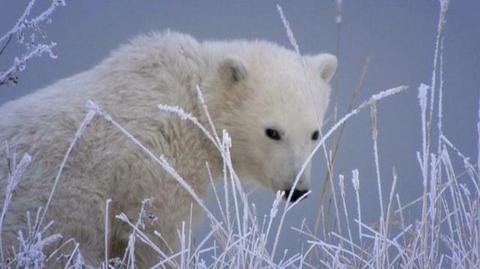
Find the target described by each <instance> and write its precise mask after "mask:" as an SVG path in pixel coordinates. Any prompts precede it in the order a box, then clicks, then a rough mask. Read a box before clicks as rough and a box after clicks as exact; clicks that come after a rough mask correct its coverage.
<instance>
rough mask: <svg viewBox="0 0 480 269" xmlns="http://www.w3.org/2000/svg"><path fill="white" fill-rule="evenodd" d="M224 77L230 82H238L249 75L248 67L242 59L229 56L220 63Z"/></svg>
mask: <svg viewBox="0 0 480 269" xmlns="http://www.w3.org/2000/svg"><path fill="white" fill-rule="evenodd" d="M218 71H219V72H220V76H221V77H222V79H223V80H224V81H226V82H228V83H236V82H239V81H241V80H243V79H244V78H245V77H246V76H247V69H246V68H245V65H244V64H243V63H242V61H241V60H239V59H237V58H235V57H228V58H226V59H225V60H223V61H222V62H221V63H220V66H219V70H218Z"/></svg>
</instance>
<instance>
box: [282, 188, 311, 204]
mask: <svg viewBox="0 0 480 269" xmlns="http://www.w3.org/2000/svg"><path fill="white" fill-rule="evenodd" d="M291 191H292V190H291V189H289V190H285V196H284V197H283V198H285V199H288V196H289V195H290V192H291ZM307 192H308V190H303V191H302V190H298V189H295V190H293V193H292V198H291V199H290V201H291V202H295V201H297V200H298V199H299V198H300V197H302V196H303V195H304V194H305V193H307ZM304 198H307V196H305V197H304Z"/></svg>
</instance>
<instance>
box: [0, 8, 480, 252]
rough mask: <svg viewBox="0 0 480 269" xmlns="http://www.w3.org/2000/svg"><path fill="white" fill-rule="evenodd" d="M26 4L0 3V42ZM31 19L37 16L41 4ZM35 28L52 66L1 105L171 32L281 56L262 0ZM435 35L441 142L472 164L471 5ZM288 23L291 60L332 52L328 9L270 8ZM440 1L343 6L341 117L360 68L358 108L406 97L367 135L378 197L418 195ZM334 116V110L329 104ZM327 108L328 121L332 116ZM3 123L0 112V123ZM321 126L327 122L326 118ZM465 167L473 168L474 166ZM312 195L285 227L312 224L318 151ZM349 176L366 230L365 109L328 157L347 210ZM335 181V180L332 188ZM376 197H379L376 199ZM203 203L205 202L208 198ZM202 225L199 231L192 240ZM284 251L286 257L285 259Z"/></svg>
mask: <svg viewBox="0 0 480 269" xmlns="http://www.w3.org/2000/svg"><path fill="white" fill-rule="evenodd" d="M27 2H28V1H27V0H0V33H5V32H6V31H7V30H8V29H10V27H11V26H13V25H14V23H15V22H16V19H17V18H18V17H19V16H20V14H21V13H22V12H23V9H24V8H25V6H26V4H27ZM38 2H41V3H39V5H38V8H36V9H35V11H37V12H38V11H40V10H43V9H42V8H44V7H45V4H48V3H49V1H43V0H41V1H38ZM66 2H67V6H66V7H61V8H59V9H58V10H57V11H56V12H55V14H54V15H53V16H52V19H53V21H52V24H50V25H47V26H46V27H44V28H43V30H44V31H45V32H46V33H47V35H48V39H49V40H53V41H55V42H57V43H58V45H57V47H56V48H55V49H54V51H55V52H56V54H57V55H58V59H56V60H51V59H49V58H47V57H44V58H41V59H34V60H33V61H31V62H29V63H28V66H27V69H26V71H25V72H23V73H21V74H20V80H19V84H18V85H16V86H14V87H1V88H0V104H1V103H3V102H5V101H8V100H12V99H14V98H17V97H19V96H22V95H25V94H28V93H30V92H32V91H34V90H36V89H39V88H42V87H44V86H46V85H49V84H51V83H52V82H54V81H56V80H58V79H61V78H65V77H68V76H70V75H73V74H76V73H78V72H80V71H83V70H86V69H89V68H91V67H92V66H93V65H95V64H96V63H98V62H99V61H101V60H102V59H104V58H105V57H106V56H107V55H108V53H109V52H110V51H111V50H112V49H114V48H116V47H118V46H119V45H120V44H122V43H125V42H126V41H128V40H129V39H130V38H132V37H133V36H135V35H137V34H141V33H146V32H149V31H161V30H165V29H173V30H177V31H182V32H186V33H189V34H191V35H193V36H195V37H196V38H198V39H200V40H204V39H233V38H246V39H257V38H258V39H266V40H270V41H274V42H277V43H279V44H282V45H284V46H287V47H290V45H289V42H288V39H287V36H286V34H285V30H284V28H283V26H282V23H281V20H280V18H279V15H278V13H277V10H276V7H275V2H273V1H253V0H250V1H173V0H172V1H147V0H142V1H127V0H117V1H68V0H67V1H66ZM451 2H452V3H451V4H450V8H449V11H448V14H447V24H446V29H445V56H444V57H445V59H444V62H445V67H444V71H445V92H444V130H445V135H446V136H447V137H448V138H449V139H450V140H451V141H452V142H453V143H454V144H455V145H456V146H457V147H458V148H459V149H460V150H461V151H462V152H463V153H464V154H465V155H467V156H471V157H472V159H473V160H476V158H477V157H476V152H477V149H476V147H477V142H476V141H477V134H476V121H477V117H478V102H479V87H480V22H479V19H478V11H479V10H480V2H479V1H475V0H466V1H455V0H453V1H451ZM278 3H279V4H281V5H282V6H283V9H284V12H285V15H286V17H287V18H288V20H289V21H290V24H291V27H292V30H293V32H294V34H295V36H296V38H297V40H298V43H299V45H300V50H301V51H302V53H319V52H330V53H335V44H336V41H335V39H336V25H335V5H334V1H279V2H278ZM438 11H439V3H438V2H437V1H433V0H405V1H373V0H365V1H344V5H343V24H342V30H341V45H340V54H339V69H338V73H337V76H339V77H338V79H339V89H338V91H337V92H336V95H337V98H336V99H337V101H338V111H339V114H340V115H343V114H344V111H345V109H346V107H347V105H348V101H349V100H350V95H351V90H352V88H353V87H354V85H355V83H356V80H357V77H358V74H359V73H360V69H361V67H362V64H363V61H364V59H365V57H366V56H369V55H370V56H371V61H370V66H369V69H368V72H367V75H366V79H365V82H364V86H363V87H362V89H361V91H360V94H359V98H358V100H364V99H366V98H368V97H369V96H370V95H371V94H374V93H376V92H378V91H381V90H384V89H387V88H390V87H394V86H398V85H409V86H410V90H409V91H408V92H405V93H402V94H399V95H397V96H395V97H392V98H389V99H388V100H385V101H382V102H381V103H380V104H379V105H378V107H377V110H378V114H379V115H378V128H379V148H380V152H379V153H380V163H381V172H382V174H383V182H382V184H383V187H384V189H385V190H389V188H390V184H391V178H392V177H391V171H392V168H393V167H395V169H396V171H397V173H398V177H399V178H398V185H399V194H400V197H401V199H402V201H410V200H412V199H414V198H416V197H418V196H419V195H420V193H421V179H420V173H419V168H418V165H417V161H416V156H415V154H416V151H418V150H420V145H421V140H420V137H421V136H420V126H421V125H420V117H419V107H418V101H417V87H418V85H419V84H420V83H422V82H423V83H426V84H429V83H430V79H431V72H432V71H431V70H432V63H433V53H434V50H433V49H434V41H435V34H436V26H437V21H438ZM19 54H20V51H19V49H18V47H15V46H12V47H11V48H9V49H8V50H7V51H6V52H5V54H4V55H1V56H0V70H2V71H3V70H5V69H6V68H7V67H8V66H9V65H10V64H11V62H12V61H13V57H14V55H19ZM331 107H333V105H332V106H331ZM332 115H333V114H332V110H330V112H329V113H328V115H327V118H330V119H331V118H332ZM1 116H2V115H0V117H1ZM328 123H330V124H331V123H332V121H331V120H330V121H328ZM474 163H475V162H474ZM313 166H314V171H313V178H312V180H313V184H312V185H313V187H312V192H313V193H312V195H311V196H310V197H309V198H308V199H307V200H305V201H304V202H302V203H301V204H300V205H299V206H298V207H297V208H296V210H294V212H292V214H290V215H288V219H287V226H286V227H287V228H288V230H290V229H289V227H290V226H295V227H298V226H299V225H300V224H301V221H302V219H304V218H305V219H306V220H307V223H309V224H312V223H313V222H314V219H315V215H316V211H317V206H316V204H317V201H318V196H319V193H320V189H321V184H322V181H323V179H324V176H325V161H324V158H323V157H322V154H319V155H318V156H317V157H316V159H315V162H314V165H313ZM355 168H358V169H359V171H360V189H361V200H362V206H363V207H364V211H363V212H364V213H363V214H364V215H363V216H362V217H363V218H364V219H366V222H367V223H368V222H373V221H374V220H375V219H376V218H377V217H378V213H377V212H378V207H379V205H378V198H377V197H378V196H377V195H378V194H377V191H376V190H377V189H376V180H375V173H374V172H375V170H374V163H373V150H372V141H371V136H370V118H369V111H368V110H365V111H364V112H362V113H361V114H359V115H358V116H356V117H355V118H353V119H352V120H350V121H349V122H348V125H347V127H346V129H345V133H344V136H343V139H342V143H341V145H340V148H339V154H338V159H337V163H336V168H335V172H336V175H338V173H341V174H345V175H346V176H347V181H346V182H347V184H346V185H347V187H348V188H347V197H348V198H347V199H349V202H351V203H350V206H351V208H350V212H354V210H353V209H354V207H353V205H354V203H353V202H354V200H353V190H352V188H351V184H350V182H351V181H350V177H351V171H352V169H355ZM336 182H337V180H336ZM384 196H386V195H384ZM273 197H274V195H273V193H271V192H267V191H263V190H256V191H254V193H253V194H252V198H253V201H255V203H256V205H257V208H258V211H259V212H260V214H264V213H266V212H268V210H269V208H270V205H271V202H272V200H273ZM210 205H213V199H210ZM205 230H206V225H205V224H202V225H200V226H199V228H198V230H197V233H198V234H203V233H204V232H205ZM302 240H304V239H302V238H301V237H297V234H296V233H295V232H293V231H288V232H287V233H285V234H284V235H283V237H282V242H281V247H284V248H289V249H290V250H291V251H298V250H299V248H300V247H301V243H302V242H301V241H302ZM290 253H292V252H290Z"/></svg>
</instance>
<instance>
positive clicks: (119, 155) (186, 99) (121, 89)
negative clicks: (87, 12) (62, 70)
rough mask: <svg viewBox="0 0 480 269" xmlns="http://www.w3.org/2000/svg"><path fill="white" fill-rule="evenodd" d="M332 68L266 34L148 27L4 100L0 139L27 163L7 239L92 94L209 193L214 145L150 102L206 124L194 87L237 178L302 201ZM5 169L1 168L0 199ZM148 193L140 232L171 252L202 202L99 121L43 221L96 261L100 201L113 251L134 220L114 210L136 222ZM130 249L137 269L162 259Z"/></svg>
mask: <svg viewBox="0 0 480 269" xmlns="http://www.w3.org/2000/svg"><path fill="white" fill-rule="evenodd" d="M336 66H337V60H336V58H335V56H333V55H330V54H318V55H305V56H300V55H298V54H296V53H295V52H294V51H292V50H289V49H286V48H284V47H281V46H279V45H276V44H274V43H271V42H267V41H258V40H255V41H246V40H235V41H204V42H199V41H197V40H196V39H194V38H193V37H191V36H189V35H186V34H182V33H177V32H164V33H152V34H149V35H142V36H139V37H137V38H135V39H133V40H132V41H131V42H129V43H128V44H126V45H124V46H122V47H120V48H119V49H117V50H115V51H114V52H113V53H112V54H111V55H110V56H109V57H108V58H107V59H105V60H104V61H102V62H101V63H100V64H98V65H97V66H95V67H93V68H92V69H90V70H88V71H85V72H82V73H79V74H76V75H74V76H72V77H69V78H66V79H63V80H60V81H58V82H56V83H54V84H52V85H50V86H48V87H46V88H44V89H42V90H38V91H36V92H34V93H32V94H30V95H28V96H25V97H22V98H19V99H18V100H14V101H11V102H9V103H7V104H5V105H3V106H2V107H1V108H0V115H1V117H0V141H8V142H9V144H10V145H11V147H14V148H15V150H16V151H17V153H18V154H23V153H25V152H28V153H29V154H30V155H31V156H32V158H33V161H32V164H31V166H30V167H29V168H28V170H27V172H26V174H25V175H24V177H23V179H22V181H21V183H20V185H19V186H18V187H17V190H16V192H15V194H14V197H13V202H12V205H11V207H10V209H9V211H8V214H7V217H6V220H5V225H4V231H3V236H4V245H5V246H11V245H14V244H15V243H14V241H15V237H16V235H17V233H18V230H20V229H25V227H26V218H25V214H26V212H27V211H30V212H32V213H34V212H36V210H37V209H38V208H40V207H43V206H45V203H46V201H47V199H48V195H49V193H50V190H51V188H52V185H53V179H54V178H55V175H56V173H57V172H58V169H59V165H60V163H61V161H62V158H63V157H64V154H65V152H66V150H67V148H68V146H69V143H70V141H71V139H72V136H73V135H74V133H75V132H76V130H77V128H78V127H79V125H80V123H81V121H82V119H83V117H84V116H85V111H86V109H85V103H86V101H87V100H88V99H92V100H94V101H95V102H96V103H98V104H99V105H100V106H101V107H102V108H103V109H104V110H105V111H107V112H108V113H109V114H110V115H112V117H113V118H114V119H115V120H116V121H117V122H119V123H120V124H121V125H122V126H123V127H125V128H126V129H128V130H129V131H130V132H131V133H132V134H133V135H134V136H135V137H136V138H137V139H138V140H140V141H141V142H142V143H143V144H144V145H146V146H147V147H148V148H149V149H151V150H152V151H153V152H154V153H155V154H159V155H160V154H163V155H164V156H165V157H166V159H167V160H168V161H169V162H170V164H171V165H172V166H173V167H174V168H175V169H176V170H177V172H178V174H179V175H181V176H182V177H183V178H184V179H185V180H186V182H187V183H188V184H189V185H190V186H191V187H192V188H193V190H194V191H195V192H196V193H197V194H198V196H200V197H205V196H206V195H207V190H208V187H209V184H210V183H209V179H208V178H209V177H208V171H207V169H206V167H205V164H206V162H208V163H209V166H210V170H211V172H212V173H213V177H214V178H218V177H219V176H220V175H221V170H222V162H221V157H220V155H219V153H218V151H217V150H216V149H215V147H214V146H213V145H212V143H211V142H210V141H209V140H208V139H207V138H206V137H205V136H204V135H203V134H202V133H201V131H200V130H199V129H197V128H195V127H194V125H193V124H192V123H191V122H188V121H184V120H181V119H179V117H177V116H176V115H172V114H168V113H162V112H160V111H159V109H158V105H159V104H167V105H176V106H179V107H181V108H183V109H184V110H185V111H187V112H190V113H192V114H193V115H194V116H196V117H197V118H198V119H199V121H200V122H201V123H203V124H205V125H208V123H207V119H206V117H205V115H204V113H203V112H202V108H201V106H200V105H199V102H198V99H197V92H196V87H197V85H198V86H199V87H200V88H201V90H202V92H203V94H204V98H205V103H206V104H207V106H208V110H209V112H210V115H211V118H212V120H213V122H214V124H215V126H216V128H217V131H218V132H219V133H221V132H222V130H226V131H228V133H229V134H230V135H231V138H232V148H231V158H232V162H233V165H234V167H235V170H236V172H237V174H238V175H239V177H240V178H241V179H242V180H249V181H253V182H256V183H258V185H260V186H263V187H265V188H268V189H271V190H273V191H278V190H285V191H286V192H287V193H289V192H293V194H292V200H296V199H298V198H299V197H300V196H302V195H303V194H304V193H305V192H306V191H307V190H308V188H309V184H310V168H308V169H307V170H306V171H305V173H303V175H302V176H301V178H300V181H299V183H298V185H297V187H296V189H293V190H292V189H291V188H292V184H293V181H294V179H295V176H296V175H297V173H298V172H299V170H300V167H301V166H302V163H303V162H304V160H305V158H306V156H307V155H308V154H309V153H310V152H311V150H312V149H313V148H314V146H315V143H316V140H317V139H318V137H319V130H320V128H321V126H322V121H323V117H324V114H325V110H326V108H327V104H328V100H329V93H330V86H329V81H330V80H331V78H332V76H333V75H334V73H335V70H336ZM1 159H2V162H4V159H5V158H4V157H2V158H1ZM6 167H7V165H6V164H5V163H2V164H1V168H0V178H1V186H2V190H1V191H2V194H1V195H3V193H4V191H5V190H4V186H5V178H6V177H7V173H8V171H7V169H6ZM150 197H151V198H153V199H152V206H151V213H152V214H153V215H154V216H156V217H157V218H158V219H157V221H156V222H153V223H152V224H147V226H146V228H145V230H146V232H147V234H148V233H152V231H154V230H156V231H158V232H159V233H160V234H161V235H162V236H163V239H164V240H162V241H159V242H156V243H157V244H158V245H159V246H161V249H162V250H163V251H165V252H166V253H168V252H169V250H172V249H173V250H175V247H176V246H177V232H176V231H177V229H178V228H179V225H180V224H181V223H182V221H185V220H186V219H187V218H188V217H189V215H190V210H191V207H192V204H193V211H194V216H195V219H198V217H199V216H201V214H200V213H201V212H200V210H199V208H198V206H197V205H196V204H195V202H194V201H193V200H192V197H191V196H190V195H189V194H188V192H186V191H185V189H183V188H182V187H180V185H179V184H178V183H177V182H176V181H175V180H173V179H172V178H171V177H170V176H169V174H168V173H166V172H165V171H164V170H163V169H162V168H161V167H160V166H159V165H158V164H157V163H155V162H154V161H153V160H151V158H149V157H148V156H147V155H146V154H144V153H143V152H142V151H139V150H138V148H137V146H136V145H134V144H133V143H132V142H131V141H130V140H129V139H128V138H127V137H126V136H125V135H123V134H121V133H120V132H119V131H118V130H117V129H116V128H115V127H113V126H112V125H111V124H110V123H108V122H106V121H105V120H104V119H102V118H100V117H96V118H94V119H93V121H92V122H91V123H90V125H89V126H88V127H87V128H86V130H85V132H84V133H83V135H82V137H81V138H80V139H79V140H78V142H77V144H76V145H75V147H74V149H73V151H72V153H71V156H70V157H69V159H68V160H67V163H66V166H65V169H64V171H63V175H62V177H61V179H60V181H59V184H58V186H57V189H56V192H55V193H54V196H53V199H52V203H51V205H50V207H49V209H48V214H47V219H48V220H54V224H53V227H52V230H53V231H55V232H58V233H61V234H62V235H63V238H65V239H68V238H74V239H75V240H76V241H77V242H79V243H80V250H81V253H82V255H83V256H84V258H85V259H86V261H87V263H90V264H94V265H96V266H98V265H99V264H100V263H101V262H102V260H103V257H104V243H103V240H104V239H103V238H104V235H105V231H104V216H105V202H106V200H107V199H111V200H112V202H111V210H110V211H111V212H110V213H109V214H110V220H111V222H110V224H109V225H110V227H109V234H108V236H109V239H108V242H109V246H108V250H109V254H108V255H109V257H120V256H122V255H123V251H124V250H125V247H126V244H127V241H128V234H129V232H130V227H128V226H127V225H125V224H122V223H121V222H120V221H118V220H116V219H115V216H116V215H118V214H119V213H121V212H124V213H125V214H126V215H127V216H128V217H129V218H131V219H135V218H136V217H137V214H138V209H139V205H140V204H141V202H142V201H143V200H144V199H145V198H150ZM0 198H1V199H3V197H0ZM2 201H3V200H2ZM139 245H140V243H139ZM138 248H139V247H138V246H137V249H138ZM4 249H10V248H9V247H8V248H4ZM137 254H138V256H137V257H136V262H137V263H138V265H139V266H140V268H144V267H146V266H147V265H152V264H154V263H156V262H158V261H159V260H160V259H161V257H160V256H157V255H156V254H154V253H153V252H152V251H149V250H148V247H146V248H145V249H144V250H142V251H138V253H137Z"/></svg>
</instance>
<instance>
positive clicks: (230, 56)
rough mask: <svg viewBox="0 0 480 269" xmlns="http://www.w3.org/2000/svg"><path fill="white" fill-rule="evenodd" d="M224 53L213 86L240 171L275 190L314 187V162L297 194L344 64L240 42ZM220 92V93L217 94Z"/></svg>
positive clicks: (220, 123) (217, 114) (220, 124)
mask: <svg viewBox="0 0 480 269" xmlns="http://www.w3.org/2000/svg"><path fill="white" fill-rule="evenodd" d="M235 49H236V51H232V52H229V53H225V54H224V55H222V57H220V58H221V59H220V60H219V61H218V66H216V72H217V73H216V76H217V77H216V78H215V79H213V81H210V83H209V85H210V87H212V86H213V87H215V88H217V89H215V90H216V91H217V94H218V92H220V93H221V97H218V95H217V94H215V95H216V97H214V99H215V100H212V99H210V101H213V106H214V107H215V108H214V121H215V124H216V125H217V129H219V130H222V129H225V130H227V131H228V133H229V134H230V136H231V138H232V149H231V157H232V161H233V165H234V168H235V171H236V172H237V174H238V176H239V177H240V178H241V179H243V178H245V179H250V180H252V181H254V182H256V183H258V184H260V185H261V186H264V187H266V188H268V189H271V190H273V191H279V190H284V191H285V192H286V196H288V194H289V193H290V192H292V191H293V194H292V201H295V200H297V199H298V198H300V197H301V196H302V195H303V194H304V193H305V192H307V191H308V189H309V187H310V170H311V168H310V164H308V167H307V169H305V171H304V173H303V174H302V175H301V177H300V180H299V182H298V184H297V185H296V188H295V189H292V187H293V184H294V181H295V179H296V177H297V174H298V173H299V172H300V170H301V167H302V165H303V164H304V162H305V161H306V158H307V156H308V155H309V154H310V153H311V152H312V150H313V148H314V147H315V145H316V143H317V142H318V141H319V140H320V134H321V131H320V129H321V127H322V123H323V117H324V114H325V110H326V108H327V104H328V100H329V95H330V86H329V82H330V80H331V79H332V76H333V75H334V73H335V70H336V67H337V59H336V57H335V56H333V55H330V54H318V55H312V56H299V55H298V54H296V53H295V52H293V51H291V50H288V49H285V48H283V47H279V46H277V45H274V44H271V43H267V42H245V43H241V44H238V47H236V48H235ZM218 88H220V89H218Z"/></svg>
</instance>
